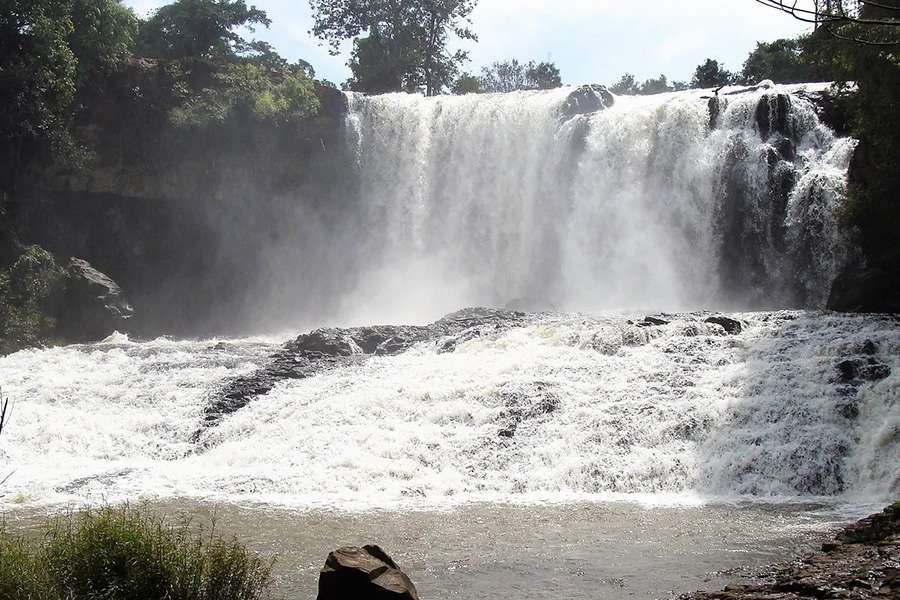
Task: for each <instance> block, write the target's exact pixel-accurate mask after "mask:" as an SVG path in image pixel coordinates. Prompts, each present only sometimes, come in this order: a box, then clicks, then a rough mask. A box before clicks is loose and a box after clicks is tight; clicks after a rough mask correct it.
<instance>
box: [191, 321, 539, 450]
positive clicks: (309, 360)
mask: <svg viewBox="0 0 900 600" xmlns="http://www.w3.org/2000/svg"><path fill="white" fill-rule="evenodd" d="M526 318H527V315H526V313H523V312H519V311H512V310H501V309H489V308H467V309H464V310H460V311H457V312H455V313H451V314H449V315H447V316H445V317H443V318H442V319H440V320H438V321H435V322H434V323H432V324H431V325H378V326H371V327H354V328H348V329H339V328H327V329H317V330H315V331H313V332H310V333H306V334H302V335H300V336H297V337H296V338H295V339H293V340H291V341H289V342H287V343H286V344H284V346H282V347H281V349H279V350H278V351H277V352H275V353H273V354H272V355H271V356H270V357H269V358H268V360H267V361H266V364H265V365H264V366H263V367H262V368H260V369H258V370H257V371H255V372H253V373H251V374H249V375H245V376H241V377H236V378H235V379H232V380H230V381H228V382H226V383H225V385H224V386H223V387H222V388H221V389H220V390H218V391H217V392H215V393H214V394H213V396H212V397H211V398H210V399H209V400H208V402H207V406H206V409H205V411H204V421H203V423H202V424H201V428H200V430H198V431H197V432H195V434H194V439H195V440H199V438H200V435H201V434H202V432H203V430H205V429H208V428H210V427H214V426H215V425H217V424H218V423H219V421H221V419H222V418H223V417H224V416H226V415H228V414H231V413H233V412H235V411H237V410H240V409H241V408H243V407H244V406H246V405H247V404H249V403H250V402H252V401H253V400H254V399H255V398H257V397H259V396H262V395H265V394H267V393H268V392H270V391H271V390H272V388H273V387H274V386H275V384H277V383H278V382H279V381H283V380H286V379H304V378H307V377H312V376H314V375H317V374H319V373H323V372H325V371H328V370H330V369H333V368H336V367H346V366H352V365H357V364H361V363H363V362H365V361H366V360H368V359H369V358H371V357H372V356H395V355H397V354H402V353H403V352H406V351H407V350H409V349H410V348H411V347H412V346H414V345H416V344H419V343H426V342H432V343H434V344H435V346H436V351H437V352H438V353H442V352H452V351H453V350H455V348H456V344H458V343H461V342H462V341H465V340H467V339H473V338H475V337H479V336H481V335H484V334H485V333H488V332H490V333H502V332H504V331H506V330H508V329H511V328H513V327H517V326H521V325H523V324H524V323H525V322H526Z"/></svg>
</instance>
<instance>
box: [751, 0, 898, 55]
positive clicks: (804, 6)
mask: <svg viewBox="0 0 900 600" xmlns="http://www.w3.org/2000/svg"><path fill="white" fill-rule="evenodd" d="M755 2H757V3H759V4H762V5H763V6H767V7H769V8H772V9H775V10H778V11H780V12H783V13H787V14H789V15H791V16H792V17H794V18H795V19H797V20H799V21H803V22H805V23H812V24H813V25H814V27H815V29H816V30H819V29H820V28H821V29H824V30H825V31H827V32H828V34H829V35H831V36H833V37H835V38H839V39H843V40H848V41H853V42H857V43H860V44H865V45H873V46H898V45H900V41H898V39H897V36H896V35H895V33H896V32H897V31H898V30H900V2H898V0H808V1H806V2H801V1H798V0H755Z"/></svg>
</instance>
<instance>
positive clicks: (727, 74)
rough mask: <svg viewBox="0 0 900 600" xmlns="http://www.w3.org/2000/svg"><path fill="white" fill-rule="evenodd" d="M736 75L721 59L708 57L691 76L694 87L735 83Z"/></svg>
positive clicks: (715, 86)
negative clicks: (727, 68)
mask: <svg viewBox="0 0 900 600" xmlns="http://www.w3.org/2000/svg"><path fill="white" fill-rule="evenodd" d="M735 79H736V78H735V76H734V74H733V73H732V72H731V71H728V70H726V69H725V68H724V67H723V66H722V65H720V64H719V61H717V60H713V59H711V58H707V59H706V61H705V62H704V63H703V64H702V65H699V66H698V67H697V68H696V69H695V70H694V76H693V77H692V78H691V87H692V88H718V87H722V86H724V85H729V84H731V83H734V81H735Z"/></svg>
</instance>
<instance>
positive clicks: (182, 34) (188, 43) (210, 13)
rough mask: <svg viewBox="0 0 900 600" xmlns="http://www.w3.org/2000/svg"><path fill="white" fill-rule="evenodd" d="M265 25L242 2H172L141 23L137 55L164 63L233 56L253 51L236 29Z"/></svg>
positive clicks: (263, 18) (258, 14)
mask: <svg viewBox="0 0 900 600" xmlns="http://www.w3.org/2000/svg"><path fill="white" fill-rule="evenodd" d="M88 1H89V0H88ZM269 24H270V21H269V18H268V17H267V16H266V13H265V12H263V11H261V10H259V9H257V8H256V7H255V6H250V7H249V8H248V7H247V4H246V2H244V0H176V1H175V2H173V3H172V4H167V5H165V6H163V7H161V8H159V9H158V10H157V11H156V12H155V13H153V15H152V16H151V17H150V18H149V19H147V20H146V21H144V22H143V23H141V28H140V36H139V47H138V52H139V53H140V54H142V55H143V56H151V57H156V58H167V59H177V58H186V57H200V58H214V57H227V56H233V55H236V54H241V53H245V52H248V51H251V50H253V49H254V48H253V46H251V43H250V42H248V41H247V40H245V39H244V38H243V37H241V36H240V35H238V34H237V33H236V32H235V30H236V29H238V28H241V27H244V28H247V29H250V30H251V31H252V30H253V26H254V25H262V26H264V27H268V26H269Z"/></svg>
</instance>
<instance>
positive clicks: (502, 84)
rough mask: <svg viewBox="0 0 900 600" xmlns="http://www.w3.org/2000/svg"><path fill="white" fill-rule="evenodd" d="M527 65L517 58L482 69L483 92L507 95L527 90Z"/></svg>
mask: <svg viewBox="0 0 900 600" xmlns="http://www.w3.org/2000/svg"><path fill="white" fill-rule="evenodd" d="M525 81H526V80H525V65H523V64H522V63H520V62H519V61H518V60H516V59H515V58H514V59H512V60H505V61H497V62H494V63H492V64H491V65H490V66H488V67H482V69H481V91H483V92H487V93H500V94H505V93H508V92H514V91H516V90H523V89H525Z"/></svg>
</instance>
